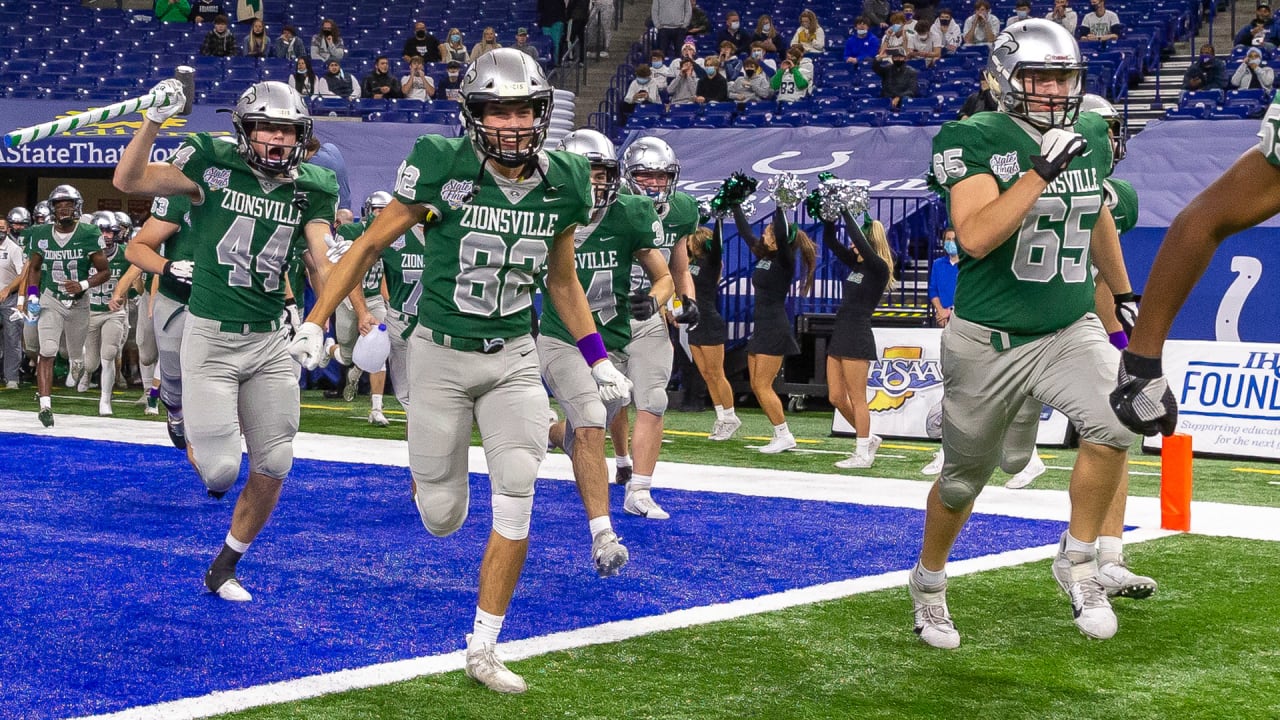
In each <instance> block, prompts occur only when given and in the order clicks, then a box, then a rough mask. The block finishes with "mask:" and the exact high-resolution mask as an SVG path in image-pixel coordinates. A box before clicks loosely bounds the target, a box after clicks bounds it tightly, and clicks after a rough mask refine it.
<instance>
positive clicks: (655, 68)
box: [649, 48, 679, 88]
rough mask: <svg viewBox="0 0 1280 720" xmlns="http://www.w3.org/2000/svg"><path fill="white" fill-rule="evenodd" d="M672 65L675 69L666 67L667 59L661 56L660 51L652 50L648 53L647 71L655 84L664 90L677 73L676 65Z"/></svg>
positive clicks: (677, 67)
mask: <svg viewBox="0 0 1280 720" xmlns="http://www.w3.org/2000/svg"><path fill="white" fill-rule="evenodd" d="M672 65H673V66H675V67H668V66H667V57H666V56H665V55H663V54H662V51H661V50H659V49H657V48H654V49H653V50H652V51H651V52H650V53H649V70H650V71H651V73H652V75H651V77H652V78H653V81H654V82H655V83H658V84H660V85H661V86H662V87H664V88H665V87H666V86H667V84H668V83H670V82H671V78H672V77H673V76H674V75H675V74H676V73H677V72H678V71H679V66H678V65H676V64H675V63H672Z"/></svg>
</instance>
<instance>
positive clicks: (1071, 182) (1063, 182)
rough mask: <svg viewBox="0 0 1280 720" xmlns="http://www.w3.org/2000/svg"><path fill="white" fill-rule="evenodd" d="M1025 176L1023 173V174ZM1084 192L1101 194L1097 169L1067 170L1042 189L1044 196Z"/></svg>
mask: <svg viewBox="0 0 1280 720" xmlns="http://www.w3.org/2000/svg"><path fill="white" fill-rule="evenodd" d="M1024 174H1025V173H1024ZM1085 192H1101V189H1100V188H1099V186H1098V169H1097V168H1085V169H1083V170H1068V171H1066V172H1064V173H1062V174H1061V175H1059V176H1058V177H1057V178H1055V179H1054V181H1053V182H1051V183H1049V186H1048V187H1046V188H1045V189H1044V194H1048V195H1058V194H1068V195H1071V194H1075V193H1085Z"/></svg>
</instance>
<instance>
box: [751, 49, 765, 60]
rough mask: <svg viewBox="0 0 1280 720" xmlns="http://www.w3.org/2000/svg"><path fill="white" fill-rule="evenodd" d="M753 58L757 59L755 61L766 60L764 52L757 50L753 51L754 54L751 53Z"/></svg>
mask: <svg viewBox="0 0 1280 720" xmlns="http://www.w3.org/2000/svg"><path fill="white" fill-rule="evenodd" d="M751 57H753V58H755V59H757V60H760V59H763V58H764V51H763V50H755V51H752V53H751Z"/></svg>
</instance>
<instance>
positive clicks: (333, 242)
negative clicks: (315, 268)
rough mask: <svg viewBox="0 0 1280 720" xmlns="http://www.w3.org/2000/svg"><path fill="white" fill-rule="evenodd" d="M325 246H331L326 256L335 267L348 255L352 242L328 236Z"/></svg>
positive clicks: (325, 239)
mask: <svg viewBox="0 0 1280 720" xmlns="http://www.w3.org/2000/svg"><path fill="white" fill-rule="evenodd" d="M324 244H325V245H328V246H329V251H328V252H326V253H325V256H326V257H328V258H329V262H330V263H333V264H334V265H337V264H338V261H339V260H341V259H342V256H343V255H346V254H347V251H348V250H350V249H351V241H350V240H347V239H346V238H343V237H334V236H332V235H326V236H325V238H324Z"/></svg>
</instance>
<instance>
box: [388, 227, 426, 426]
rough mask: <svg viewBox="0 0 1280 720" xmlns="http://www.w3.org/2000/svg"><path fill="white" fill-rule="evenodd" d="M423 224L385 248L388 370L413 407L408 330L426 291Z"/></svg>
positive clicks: (398, 394)
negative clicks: (423, 285)
mask: <svg viewBox="0 0 1280 720" xmlns="http://www.w3.org/2000/svg"><path fill="white" fill-rule="evenodd" d="M422 231H423V228H422V226H421V225H414V226H413V227H411V228H409V231H408V232H406V233H405V234H404V235H401V236H400V237H399V238H397V239H396V241H395V242H393V243H391V244H390V245H388V246H387V248H386V249H384V250H383V251H382V259H381V262H382V270H383V276H384V277H385V278H386V282H387V334H388V335H389V336H390V338H391V355H390V356H389V357H388V358H387V372H388V373H389V374H390V375H391V386H392V387H393V388H394V389H395V391H396V400H399V401H400V407H402V408H406V409H407V408H408V407H409V341H408V340H406V339H405V337H404V335H405V331H406V330H408V329H409V327H410V325H411V324H412V322H413V321H414V319H415V318H417V316H418V296H419V295H420V294H421V293H422V268H423V265H424V258H423V254H422V252H423V248H424V245H423V240H422Z"/></svg>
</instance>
